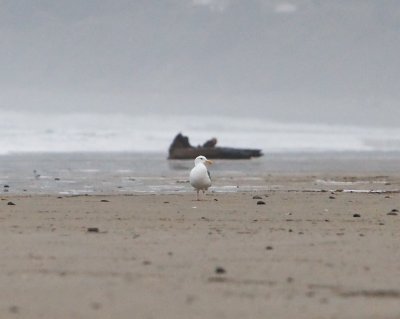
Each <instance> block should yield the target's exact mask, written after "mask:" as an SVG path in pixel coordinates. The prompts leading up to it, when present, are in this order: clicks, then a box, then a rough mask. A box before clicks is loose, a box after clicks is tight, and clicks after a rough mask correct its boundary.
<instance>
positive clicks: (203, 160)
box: [194, 155, 212, 165]
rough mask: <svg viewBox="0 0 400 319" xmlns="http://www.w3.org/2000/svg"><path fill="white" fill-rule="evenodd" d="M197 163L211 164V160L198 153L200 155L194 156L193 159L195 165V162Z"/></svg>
mask: <svg viewBox="0 0 400 319" xmlns="http://www.w3.org/2000/svg"><path fill="white" fill-rule="evenodd" d="M199 163H202V164H204V165H206V164H210V165H211V164H212V162H211V161H210V160H208V159H207V158H206V157H205V156H203V155H200V156H197V157H196V158H195V160H194V165H197V164H199Z"/></svg>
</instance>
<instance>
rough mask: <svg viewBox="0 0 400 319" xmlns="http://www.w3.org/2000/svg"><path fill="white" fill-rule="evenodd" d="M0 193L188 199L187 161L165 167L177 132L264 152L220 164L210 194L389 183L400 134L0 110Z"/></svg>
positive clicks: (399, 154) (399, 158)
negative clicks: (289, 184)
mask: <svg viewBox="0 0 400 319" xmlns="http://www.w3.org/2000/svg"><path fill="white" fill-rule="evenodd" d="M0 124H1V125H0V192H4V193H12V194H24V193H25V194H31V193H33V194H104V193H107V194H109V193H123V194H130V193H136V192H148V193H154V192H191V191H192V188H191V187H190V185H189V183H188V174H189V171H190V169H191V167H192V166H193V161H192V160H187V161H171V160H167V156H168V154H167V152H168V147H169V145H170V143H171V141H172V139H173V137H174V136H175V135H176V134H177V133H178V132H182V133H184V134H186V135H188V136H189V137H190V141H191V143H192V145H198V144H201V143H203V142H204V141H205V140H207V139H209V138H211V137H214V136H215V137H217V138H218V139H219V144H220V145H222V146H232V147H252V148H261V149H262V150H263V152H264V154H265V156H263V157H261V158H257V159H252V160H244V161H238V160H232V161H227V160H217V161H215V165H213V166H212V167H211V172H212V175H213V187H212V191H215V192H227V191H252V190H257V189H268V188H270V187H272V186H271V185H270V184H269V181H268V176H270V175H271V174H272V175H273V174H283V175H285V174H286V175H290V174H294V175H296V174H308V175H310V174H311V175H312V174H316V175H318V174H319V175H321V174H322V175H323V174H325V175H335V174H339V175H349V176H352V175H354V174H364V175H371V176H372V175H376V176H380V175H394V174H398V172H400V129H397V128H370V127H369V128H366V127H348V126H338V125H337V126H330V125H307V124H293V123H277V122H272V121H266V120H263V119H257V118H253V119H251V118H247V119H246V118H229V117H228V118H227V117H224V118H218V117H211V118H208V117H190V116H186V117H166V116H164V117H163V116H134V115H126V114H125V115H124V114H115V115H110V114H108V115H107V114H69V115H59V114H34V113H18V114H17V113H13V112H3V116H2V117H1V123H0Z"/></svg>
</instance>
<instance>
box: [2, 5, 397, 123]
mask: <svg viewBox="0 0 400 319" xmlns="http://www.w3.org/2000/svg"><path fill="white" fill-rule="evenodd" d="M399 27H400V3H399V2H397V1H392V0H390V1H389V0H382V1H373V0H349V1H347V0H337V1H317V0H298V1H281V0H248V1H242V0H166V1H163V2H161V3H160V2H159V1H155V0H146V1H128V0H119V1H110V0H87V1H85V2H81V1H77V0H68V1H67V0H59V1H50V0H37V1H29V0H18V1H15V0H2V1H0V34H1V38H2V40H3V46H2V48H1V49H0V60H1V61H2V62H1V64H2V67H1V72H0V95H1V100H0V109H2V110H3V111H4V110H6V111H21V110H30V111H34V112H43V113H46V112H78V111H79V112H121V113H130V114H146V113H147V114H149V113H150V114H151V113H160V114H166V113H173V114H186V115H195V114H201V113H203V112H204V113H205V114H209V115H210V116H215V115H222V116H224V115H230V116H248V117H258V118H265V119H270V120H275V121H282V122H293V121H295V122H309V123H333V124H349V125H375V126H396V125H397V126H398V123H397V118H398V117H399V115H400V108H399V107H398V101H399V98H400V61H399V59H398V53H399V52H400V41H398V40H399V37H400V34H399V32H398V30H399Z"/></svg>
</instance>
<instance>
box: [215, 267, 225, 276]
mask: <svg viewBox="0 0 400 319" xmlns="http://www.w3.org/2000/svg"><path fill="white" fill-rule="evenodd" d="M215 273H216V274H219V275H222V274H225V273H226V270H225V269H224V268H222V267H217V268H215Z"/></svg>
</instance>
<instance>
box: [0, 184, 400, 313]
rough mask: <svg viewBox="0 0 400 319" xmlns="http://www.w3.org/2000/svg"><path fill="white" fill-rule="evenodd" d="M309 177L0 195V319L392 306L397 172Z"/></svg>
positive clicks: (397, 301)
mask: <svg viewBox="0 0 400 319" xmlns="http://www.w3.org/2000/svg"><path fill="white" fill-rule="evenodd" d="M377 179H378V178H377V177H375V178H372V179H371V178H370V179H365V178H364V180H368V181H369V182H367V185H363V187H361V188H363V189H364V188H365V187H370V188H371V189H372V188H374V187H381V186H382V185H378V186H376V184H371V183H372V182H371V180H372V181H375V180H377ZM309 180H314V179H309ZM309 180H302V181H301V183H302V184H301V185H302V186H301V187H298V185H297V186H296V183H295V184H293V179H292V180H291V179H290V178H288V177H285V178H282V179H279V178H276V181H274V182H277V183H280V185H283V186H285V187H281V188H276V189H270V188H269V189H267V188H266V190H259V191H254V192H240V190H239V191H238V192H237V193H209V194H208V195H207V196H206V197H205V200H204V201H201V202H197V201H194V200H193V199H194V198H195V195H194V194H161V195H151V194H143V195H135V194H131V195H108V196H95V195H91V196H69V197H65V196H60V197H59V196H56V195H49V196H44V195H32V196H28V195H27V196H20V195H18V196H17V195H7V194H3V196H2V197H1V199H2V200H1V201H0V242H1V245H0V247H1V248H0V249H1V260H0V265H1V268H0V269H1V273H0V286H1V287H2V289H1V290H0V318H58V319H62V318H66V319H67V318H68V319H70V318H290V317H292V318H399V316H400V231H399V230H400V213H399V212H398V211H397V210H400V194H399V192H398V190H397V188H398V186H399V179H396V178H392V179H391V180H390V182H385V183H384V185H383V186H382V187H383V188H385V192H377V193H368V192H360V193H351V192H343V191H342V189H340V190H338V191H336V192H331V190H329V191H325V190H324V191H316V189H317V188H319V189H320V190H321V189H323V188H324V187H325V186H326V185H325V186H321V183H322V184H323V183H324V182H323V181H322V182H321V181H319V182H317V184H318V185H316V184H315V183H314V184H313V183H309ZM298 182H299V181H298ZM307 183H308V184H307ZM368 183H370V184H368ZM343 185H345V186H346V185H347V184H343ZM343 185H339V186H338V185H336V184H332V185H327V186H326V189H331V188H332V187H336V188H340V187H341V188H343ZM357 185H359V184H357ZM347 186H348V185H347ZM364 186H365V187H364ZM254 196H255V197H256V198H253V197H254ZM257 202H258V204H257ZM261 202H263V203H264V204H262V203H261ZM12 204H15V205H12Z"/></svg>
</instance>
